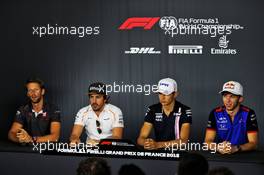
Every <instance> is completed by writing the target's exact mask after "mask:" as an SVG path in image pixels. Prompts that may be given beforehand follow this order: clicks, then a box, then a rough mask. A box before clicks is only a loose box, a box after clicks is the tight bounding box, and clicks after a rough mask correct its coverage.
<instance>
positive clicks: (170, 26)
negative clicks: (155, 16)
mask: <svg viewBox="0 0 264 175" xmlns="http://www.w3.org/2000/svg"><path fill="white" fill-rule="evenodd" d="M177 25H178V22H177V19H176V18H175V17H173V16H164V17H162V18H161V19H160V21H159V26H160V28H161V29H163V30H165V35H166V34H167V33H168V34H170V33H171V32H172V31H173V30H174V29H175V28H177Z"/></svg>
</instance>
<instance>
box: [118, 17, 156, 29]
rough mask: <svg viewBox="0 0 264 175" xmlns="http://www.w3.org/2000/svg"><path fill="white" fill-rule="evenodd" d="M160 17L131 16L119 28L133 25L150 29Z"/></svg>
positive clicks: (131, 27) (132, 26) (128, 27)
mask: <svg viewBox="0 0 264 175" xmlns="http://www.w3.org/2000/svg"><path fill="white" fill-rule="evenodd" d="M159 19H160V17H133V18H128V19H127V20H126V21H125V22H124V23H123V24H122V25H121V26H120V27H119V30H130V29H133V28H134V27H143V28H144V30H150V29H151V28H152V27H153V26H154V24H156V22H158V20H159Z"/></svg>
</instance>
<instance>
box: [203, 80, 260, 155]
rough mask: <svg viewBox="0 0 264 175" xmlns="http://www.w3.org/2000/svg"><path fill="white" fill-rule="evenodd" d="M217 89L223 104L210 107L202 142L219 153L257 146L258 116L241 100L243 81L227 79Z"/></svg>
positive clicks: (246, 149) (229, 152) (228, 152)
mask: <svg viewBox="0 0 264 175" xmlns="http://www.w3.org/2000/svg"><path fill="white" fill-rule="evenodd" d="M219 93H221V94H222V99H223V104H224V105H223V106H221V107H217V108H215V109H213V110H212V111H211V113H210V115H209V120H208V125H207V130H206V136H205V143H207V144H208V145H209V148H210V149H214V150H215V149H216V150H217V151H218V152H219V153H221V154H232V153H235V152H238V151H250V150H254V149H256V147H257V143H258V124H257V118H256V114H255V112H254V111H253V110H252V109H250V108H248V107H246V106H243V105H242V104H241V103H242V102H243V99H244V98H243V87H242V85H241V84H240V83H239V82H236V81H229V82H226V83H225V84H224V86H223V89H222V91H220V92H219ZM215 141H216V143H214V142H215ZM215 147H216V148H215Z"/></svg>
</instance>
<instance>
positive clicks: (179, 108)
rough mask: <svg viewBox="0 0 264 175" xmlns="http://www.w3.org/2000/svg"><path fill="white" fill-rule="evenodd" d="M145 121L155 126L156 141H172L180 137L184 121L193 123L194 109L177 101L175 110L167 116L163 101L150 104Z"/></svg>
mask: <svg viewBox="0 0 264 175" xmlns="http://www.w3.org/2000/svg"><path fill="white" fill-rule="evenodd" d="M145 122H148V123H151V124H152V125H153V128H154V134H155V140H156V141H170V140H175V139H179V138H180V131H181V126H182V124H183V123H190V124H191V123H192V111H191V108H190V107H188V106H185V105H183V104H182V103H180V102H178V101H175V105H174V108H173V111H172V112H171V113H170V114H169V116H166V114H165V113H163V110H162V105H161V103H158V104H154V105H152V106H150V107H149V108H148V110H147V113H146V115H145Z"/></svg>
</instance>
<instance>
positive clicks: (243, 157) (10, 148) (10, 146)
mask: <svg viewBox="0 0 264 175" xmlns="http://www.w3.org/2000/svg"><path fill="white" fill-rule="evenodd" d="M110 149H112V150H119V148H118V147H111V148H110ZM126 150H128V151H129V149H126ZM133 151H135V149H133ZM137 151H138V152H139V151H140V152H148V151H143V150H142V149H139V150H136V152H137ZM0 152H23V153H36V154H39V152H38V151H33V146H32V145H20V144H16V143H12V142H9V141H0ZM152 152H160V153H162V152H164V151H152ZM195 152H196V153H199V154H202V155H203V156H205V157H206V158H207V160H208V161H218V162H236V163H253V164H264V151H261V150H256V151H251V152H239V153H235V154H230V155H221V154H218V153H215V154H214V153H210V152H207V151H195ZM180 153H181V152H180ZM45 154H46V155H62V156H87V154H86V153H82V154H73V153H58V152H45ZM98 156H100V157H122V156H109V155H104V154H100V155H98ZM124 158H132V159H133V158H134V159H146V158H144V157H141V158H140V157H132V156H131V157H130V156H124ZM148 159H151V160H161V159H159V158H155V157H153V158H148ZM166 159H167V158H164V160H166ZM168 160H169V159H168ZM171 160H178V158H174V159H171Z"/></svg>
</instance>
